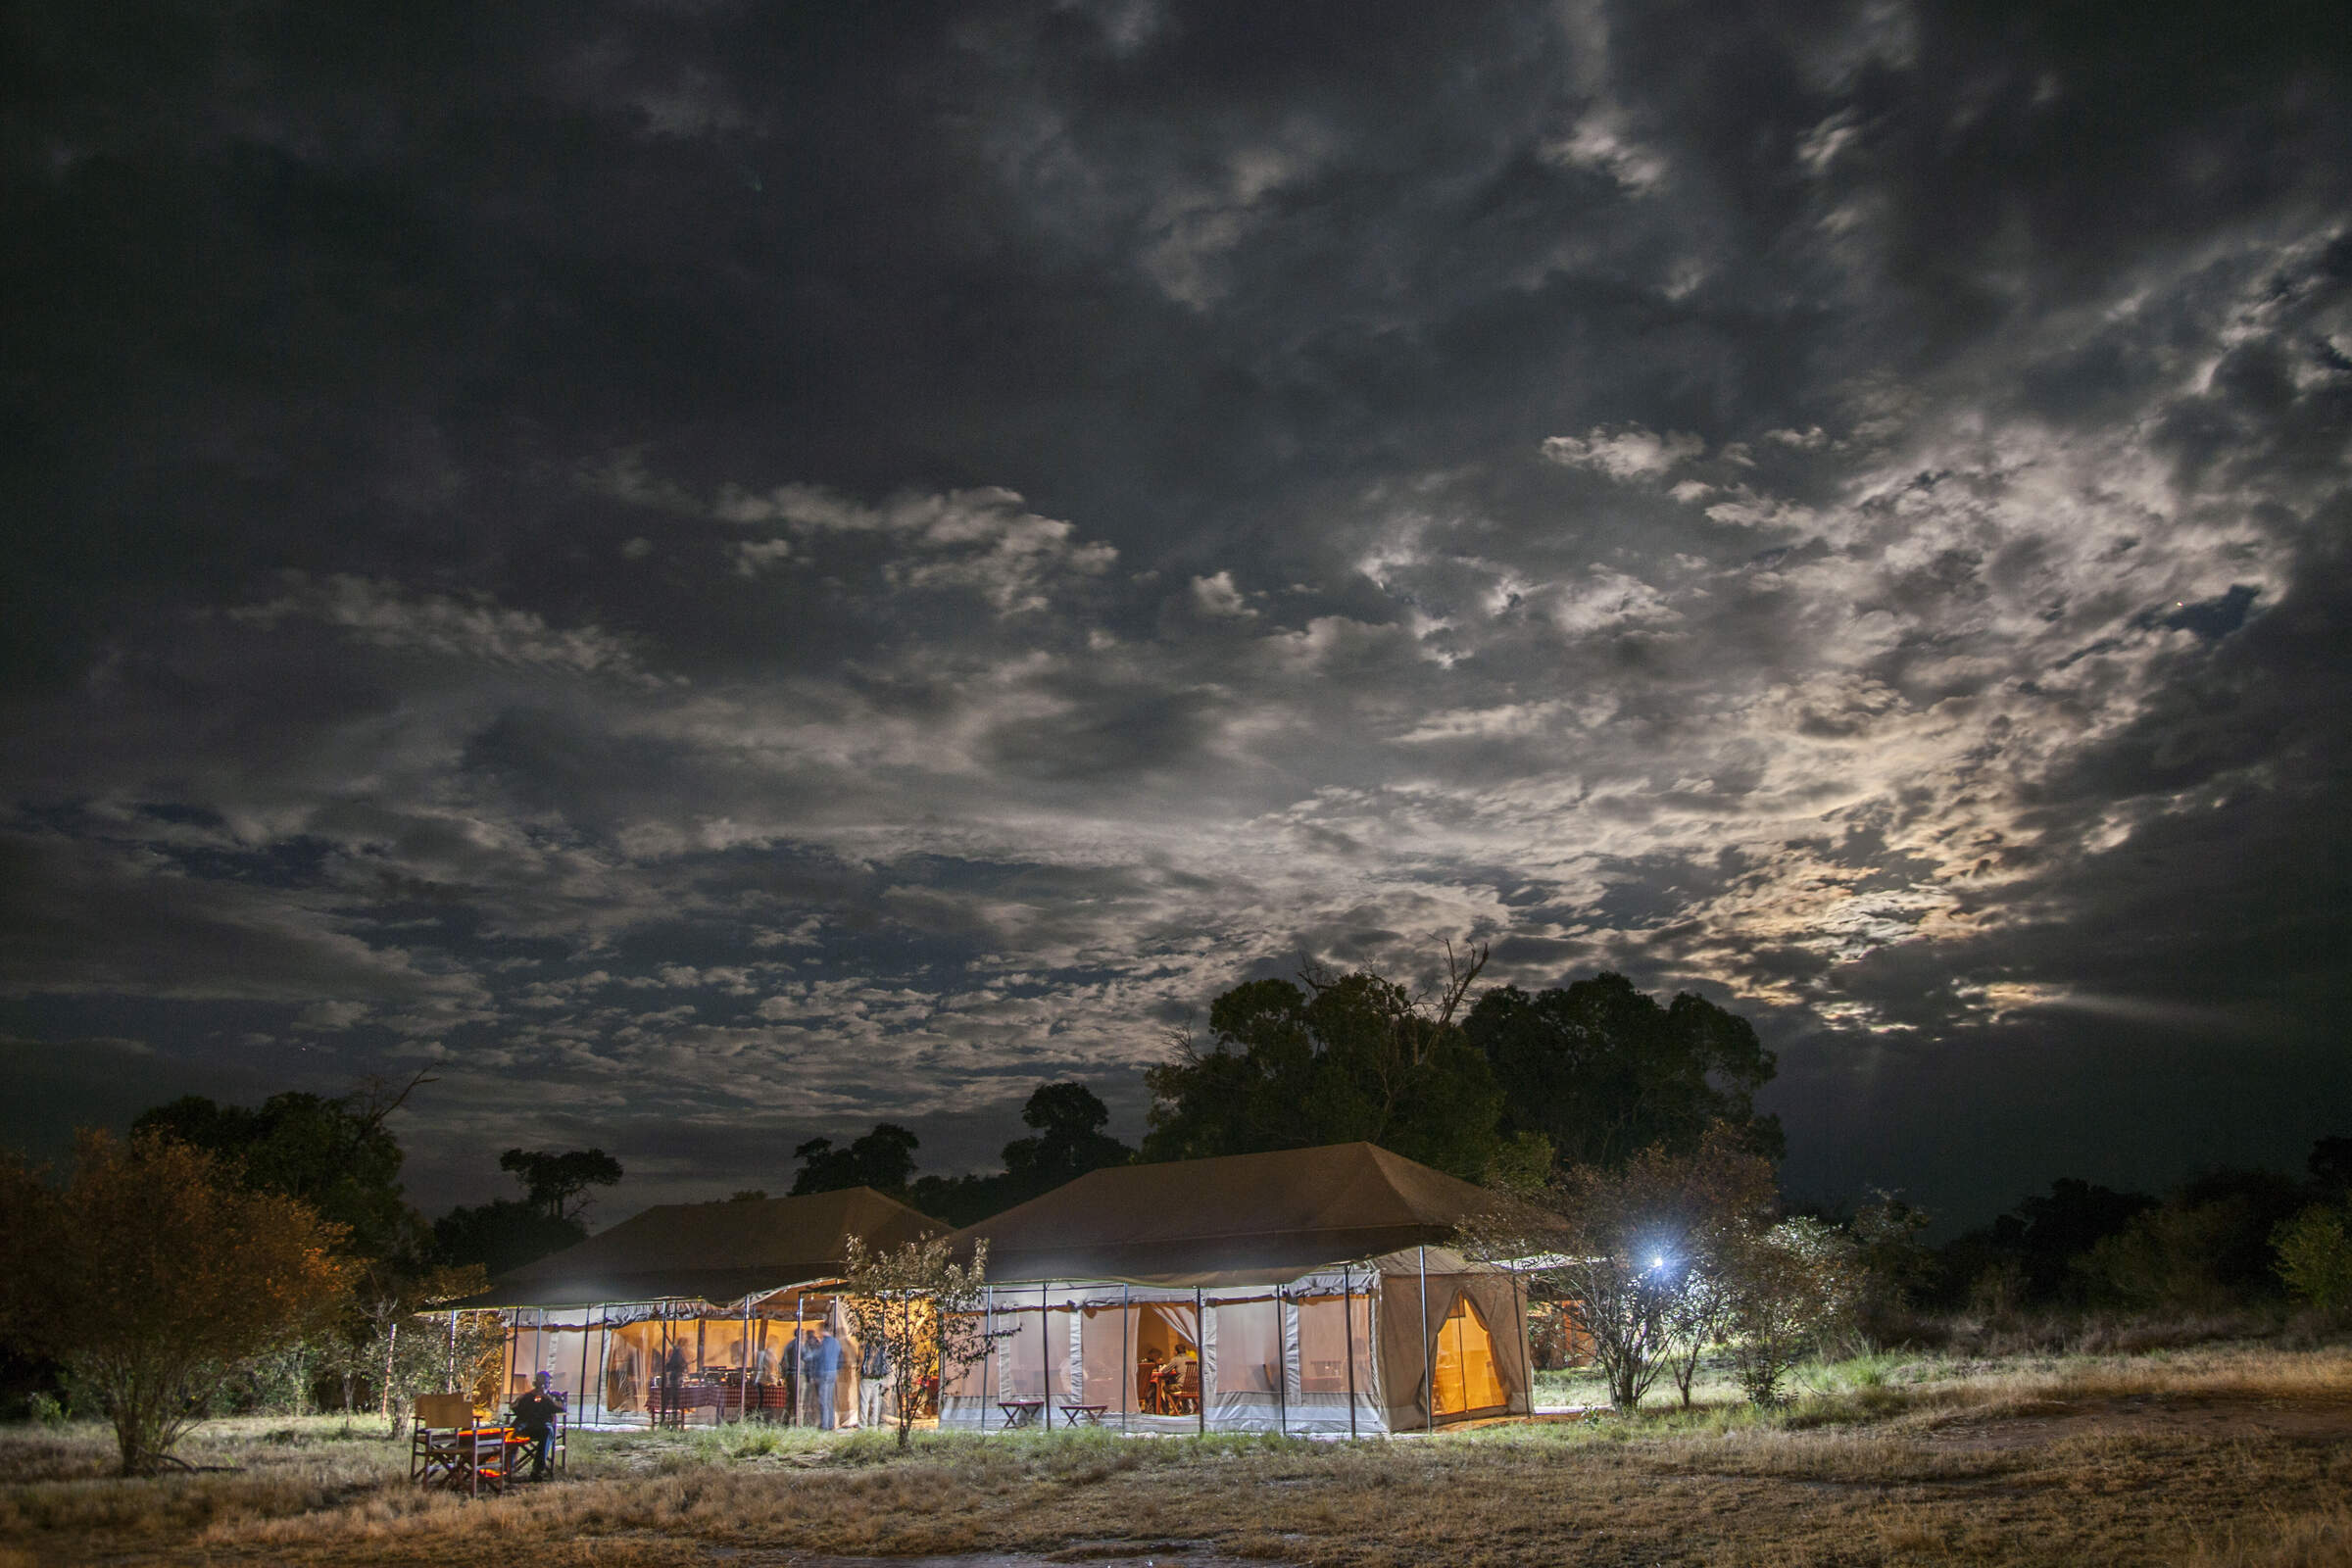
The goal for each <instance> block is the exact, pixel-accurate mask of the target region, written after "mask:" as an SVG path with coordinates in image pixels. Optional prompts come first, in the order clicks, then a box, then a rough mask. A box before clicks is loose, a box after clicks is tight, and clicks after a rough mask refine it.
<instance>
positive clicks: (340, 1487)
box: [0, 1346, 2352, 1568]
mask: <svg viewBox="0 0 2352 1568" xmlns="http://www.w3.org/2000/svg"><path fill="white" fill-rule="evenodd" d="M1898 1371H1899V1372H1900V1374H1901V1375H1900V1376H1899V1377H1898V1376H1893V1375H1890V1374H1893V1373H1896V1372H1898ZM1808 1375H1809V1378H1810V1381H1811V1384H1812V1385H1813V1387H1814V1388H1815V1389H1816V1390H1817V1391H1818V1392H1815V1393H1812V1394H1809V1395H1808V1396H1806V1397H1804V1398H1802V1399H1800V1400H1799V1401H1798V1402H1797V1403H1795V1404H1793V1405H1792V1406H1790V1407H1789V1408H1787V1409H1785V1410H1781V1411H1773V1412H1763V1411H1758V1410H1755V1409H1754V1408H1752V1407H1748V1406H1740V1405H1733V1404H1730V1403H1719V1404H1714V1405H1708V1406H1702V1407H1701V1408H1700V1409H1698V1410H1695V1411H1693V1412H1691V1413H1690V1414H1689V1415H1684V1414H1682V1413H1680V1412H1660V1413H1658V1414H1655V1415H1652V1414H1648V1413H1644V1414H1642V1415H1640V1416H1637V1417H1632V1418H1625V1417H1614V1416H1611V1417H1604V1418H1600V1419H1596V1420H1591V1421H1576V1422H1556V1423H1540V1424H1528V1423H1509V1424H1496V1425H1493V1426H1487V1427H1481V1428H1476V1429H1471V1430H1462V1431H1456V1432H1450V1433H1441V1434H1439V1435H1438V1436H1436V1437H1435V1438H1422V1437H1416V1438H1409V1439H1404V1440H1396V1439H1391V1440H1384V1441H1380V1442H1363V1443H1346V1442H1306V1441H1299V1440H1295V1439H1294V1440H1284V1439H1281V1438H1279V1437H1275V1436H1271V1435H1240V1434H1236V1435H1225V1436H1217V1435H1212V1436H1210V1437H1208V1438H1206V1439H1200V1438H1181V1439H1170V1440H1145V1439H1121V1438H1118V1437H1116V1436H1115V1435H1112V1434H1108V1433H1099V1432H1079V1433H1061V1432H1055V1433H1052V1434H1026V1433H1015V1434H1008V1435H994V1436H989V1437H979V1436H972V1435H963V1434H955V1433H949V1434H939V1433H925V1434H922V1435H920V1437H919V1438H918V1440H917V1444H916V1446H915V1448H914V1450H913V1452H912V1453H910V1454H909V1455H908V1456H907V1457H906V1458H904V1459H900V1458H897V1457H895V1456H894V1453H893V1449H892V1445H891V1443H890V1441H889V1439H888V1438H887V1436H886V1435H880V1434H877V1435H873V1436H870V1437H868V1436H861V1435H852V1436H850V1437H847V1438H841V1439H835V1440H832V1441H830V1442H827V1441H825V1440H822V1439H819V1438H817V1437H816V1436H814V1435H812V1434H808V1433H799V1432H790V1431H775V1430H761V1429H757V1428H754V1429H748V1430H746V1429H722V1430H717V1431H702V1432H690V1433H670V1432H662V1433H653V1432H645V1433H626V1434H601V1435H593V1436H591V1437H588V1438H586V1439H584V1440H582V1442H581V1445H580V1447H579V1448H578V1449H577V1450H576V1451H575V1455H574V1459H573V1466H574V1473H575V1475H577V1476H578V1477H579V1478H580V1479H578V1480H577V1481H575V1482H573V1483H571V1484H569V1485H564V1486H556V1487H549V1488H545V1489H541V1490H537V1491H530V1490H525V1491H523V1492H521V1493H519V1494H517V1495H515V1496H512V1497H509V1498H505V1499H501V1500H498V1501H495V1502H484V1503H473V1504H468V1503H465V1502H462V1501H459V1500H456V1499H451V1498H446V1497H439V1496H427V1495H417V1493H415V1492H414V1491H412V1490H411V1489H409V1488H408V1487H407V1486H406V1485H405V1483H404V1482H403V1481H402V1480H401V1462H400V1451H401V1450H399V1449H398V1448H397V1447H396V1446H394V1445H391V1444H389V1443H386V1442H383V1441H381V1440H380V1439H378V1438H375V1437H373V1436H372V1435H369V1436H366V1437H361V1436H349V1437H346V1436H343V1435H341V1431H342V1429H341V1428H340V1425H339V1423H337V1422H334V1421H329V1420H313V1421H308V1422H300V1423H290V1422H283V1421H279V1422H269V1421H246V1422H227V1423H221V1424H219V1425H217V1426H214V1427H208V1428H206V1429H205V1430H204V1431H203V1432H201V1433H200V1434H199V1435H198V1436H197V1437H196V1438H195V1439H194V1440H192V1442H191V1446H190V1449H189V1456H190V1457H191V1459H193V1460H195V1461H196V1462H197V1463H199V1464H201V1465H205V1466H207V1467H215V1466H218V1467H222V1468H218V1469H215V1468H208V1469H206V1470H205V1471H204V1472H202V1473H198V1474H193V1475H182V1476H172V1477H163V1478H156V1479H152V1480H139V1481H121V1480H113V1479H107V1478H105V1477H104V1476H103V1474H102V1472H103V1470H104V1468H105V1466H106V1462H107V1454H106V1449H105V1445H104V1440H103V1436H102V1435H101V1434H100V1433H98V1432H97V1431H95V1430H94V1429H91V1428H86V1427H74V1428H69V1429H66V1430H65V1431H63V1432H62V1433H60V1432H46V1431H41V1430H39V1429H22V1428H21V1429H16V1430H15V1431H12V1432H10V1433H8V1434H6V1435H5V1436H0V1475H4V1476H5V1477H6V1480H5V1484H4V1487H0V1540H6V1541H8V1542H10V1543H13V1544H15V1550H16V1552H17V1555H16V1556H15V1557H13V1558H12V1557H7V1556H0V1563H5V1564H7V1568H18V1565H19V1564H22V1563H33V1562H39V1563H43V1564H46V1563H53V1562H54V1563H63V1564H69V1565H73V1564H81V1563H96V1562H100V1561H105V1562H109V1563H119V1564H126V1565H143V1564H151V1563H165V1562H185V1561H189V1560H192V1559H201V1560H206V1561H212V1562H221V1563H243V1562H257V1563H258V1562H289V1563H302V1564H336V1565H357V1564H375V1563H382V1564H407V1563H418V1564H422V1563H445V1562H449V1561H455V1560H466V1561H484V1562H503V1561H524V1560H527V1561H529V1562H531V1563H533V1564H534V1565H538V1564H555V1565H569V1564H600V1565H614V1564H618V1565H645V1568H655V1565H670V1564H686V1563H697V1564H700V1563H707V1562H709V1561H711V1549H712V1548H724V1549H725V1550H727V1551H728V1552H730V1553H737V1554H740V1555H738V1556H736V1557H735V1558H734V1559H733V1560H737V1561H750V1562H756V1563H769V1562H774V1563H782V1562H785V1561H788V1560H790V1559H789V1557H788V1555H787V1554H788V1553H811V1552H821V1553H830V1554H842V1555H850V1556H860V1555H871V1556H907V1555H920V1554H927V1553H950V1552H977V1551H990V1552H1005V1553H1031V1554H1041V1555H1042V1554H1046V1553H1063V1554H1067V1553H1069V1552H1072V1551H1078V1552H1082V1553H1084V1554H1090V1555H1105V1554H1128V1553H1131V1552H1143V1551H1146V1550H1147V1549H1165V1548H1167V1547H1168V1546H1169V1545H1170V1544H1192V1545H1193V1547H1194V1549H1195V1550H1196V1551H1198V1552H1200V1553H1209V1552H1214V1553H1217V1554H1222V1555H1225V1556H1230V1557H1244V1558H1256V1559H1260V1560H1266V1561H1272V1562H1290V1563H1299V1564H1317V1565H1321V1564H1333V1565H1337V1564H1379V1565H1390V1564H1395V1565H1402V1564H1406V1563H1420V1562H1435V1561H1445V1562H1448V1563H1468V1564H1504V1563H1525V1562H1538V1563H1541V1562H1560V1563H1568V1562H1580V1563H1581V1562H1599V1563H1617V1562H1626V1563H1631V1562H1642V1563H1651V1562H1684V1563H1708V1564H1715V1563H1720V1564H1726V1565H1729V1564H1735V1563H1737V1564H1751V1563H1763V1564H1781V1563H1788V1564H1794V1563H1812V1562H1840V1563H1854V1564H1888V1565H1900V1564H1913V1563H1943V1562H1963V1561H1974V1562H2002V1563H2028V1564H2049V1565H2053V1568H2055V1565H2057V1564H2082V1563H2092V1564H2096V1563H2117V1564H2122V1563H2146V1562H2181V1563H2193V1564H2197V1565H2199V1568H2297V1565H2317V1564H2333V1563H2342V1562H2345V1561H2347V1560H2352V1555H2348V1554H2352V1539H2348V1538H2347V1535H2346V1527H2347V1519H2346V1511H2345V1509H2344V1507H2343V1504H2342V1502H2341V1498H2342V1497H2343V1495H2345V1490H2346V1487H2347V1485H2348V1484H2352V1444H2348V1442H2347V1440H2348V1439H2352V1350H2347V1349H2346V1348H2343V1347H2340V1346H2339V1347H2334V1348H2324V1349H2317V1350H2305V1351H2289V1350H2281V1349H2277V1348H2252V1347H2246V1346H2235V1347H2217V1348H2200V1349H2195V1350H2188V1351H2182V1352H2178V1353H2169V1354H2163V1355H2151V1356H2136V1357H2122V1356H2058V1357H2045V1358H2035V1359H2034V1360H2033V1361H2030V1362H2027V1363H2023V1364H2014V1365H2002V1364H1988V1363H1985V1362H1981V1361H1979V1362H1955V1361H1947V1360H1937V1359H1934V1358H1912V1359H1908V1360H1897V1359H1895V1358H1889V1357H1871V1358H1865V1359H1864V1360H1861V1361H1856V1362H1848V1363H1840V1364H1838V1365H1837V1366H1832V1367H1826V1368H1824V1367H1814V1368H1809V1369H1808Z"/></svg>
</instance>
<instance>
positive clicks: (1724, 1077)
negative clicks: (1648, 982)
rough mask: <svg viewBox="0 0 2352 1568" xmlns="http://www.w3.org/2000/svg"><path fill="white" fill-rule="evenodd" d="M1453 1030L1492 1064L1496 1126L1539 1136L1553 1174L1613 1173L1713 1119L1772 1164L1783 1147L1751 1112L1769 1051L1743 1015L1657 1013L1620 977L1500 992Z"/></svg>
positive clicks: (1775, 1126)
mask: <svg viewBox="0 0 2352 1568" xmlns="http://www.w3.org/2000/svg"><path fill="white" fill-rule="evenodd" d="M1462 1028H1463V1032H1464V1033H1465V1034H1466V1035H1467V1036H1468V1037H1469V1040H1470V1043H1471V1044H1472V1045H1473V1046H1474V1047H1475V1048H1476V1049H1477V1050H1478V1052H1479V1053H1480V1054H1481V1055H1482V1056H1483V1057H1484V1058H1485V1059H1486V1061H1487V1062H1488V1063H1489V1065H1490V1066H1491V1067H1492V1068H1493V1071H1494V1078H1495V1086H1496V1088H1497V1089H1499V1090H1500V1092H1501V1095H1502V1105H1503V1110H1502V1130H1503V1131H1504V1132H1505V1133H1523V1134H1524V1133H1535V1134H1540V1135H1542V1136H1543V1137H1544V1138H1546V1139H1548V1140H1549V1141H1550V1143H1551V1148H1552V1152H1553V1155H1554V1157H1555V1158H1556V1159H1557V1160H1558V1161H1559V1163H1560V1165H1561V1166H1562V1167H1570V1166H1576V1165H1596V1166H1600V1167H1603V1168H1612V1167H1615V1166H1618V1165H1622V1164H1624V1163H1625V1161H1626V1160H1627V1159H1628V1158H1630V1157H1632V1155H1633V1154H1634V1152H1636V1151H1637V1150H1642V1149H1649V1148H1652V1147H1662V1148H1664V1149H1666V1150H1668V1151H1671V1152H1690V1151H1691V1150H1694V1149H1696V1148H1697V1147H1698V1144H1699V1141H1700V1140H1701V1139H1702V1138H1703V1137H1704V1136H1705V1135H1706V1131H1707V1129H1708V1128H1709V1127H1712V1126H1714V1125H1716V1124H1717V1123H1725V1124H1728V1125H1730V1126H1732V1127H1733V1128H1736V1129H1738V1130H1740V1132H1741V1133H1742V1134H1743V1135H1744V1136H1745V1137H1746V1139H1747V1141H1748V1142H1749V1143H1750V1144H1751V1145H1752V1146H1753V1147H1754V1148H1755V1150H1756V1151H1757V1152H1759V1153H1763V1154H1766V1155H1770V1156H1773V1157H1776V1158H1777V1157H1778V1156H1779V1155H1780V1153H1781V1152H1782V1150H1783V1147H1784V1145H1785V1143H1786V1140H1785V1139H1784V1138H1783V1136H1782V1133H1781V1124H1780V1118H1779V1117H1777V1116H1759V1115H1757V1114H1756V1111H1755V1095H1756V1091H1757V1090H1759V1089H1761V1088H1762V1087H1763V1086H1764V1085H1765V1084H1767V1083H1769V1082H1770V1081H1771V1079H1772V1076H1773V1072H1774V1069H1775V1062H1774V1058H1773V1054H1772V1053H1771V1052H1769V1051H1767V1050H1765V1049H1764V1046H1763V1043H1762V1042H1761V1041H1759V1040H1758V1039H1757V1038H1756V1031H1755V1029H1754V1028H1753V1026H1751V1025H1750V1024H1749V1023H1748V1021H1747V1020H1746V1019H1744V1018H1742V1017H1740V1016H1739V1015H1738V1014H1736V1013H1732V1012H1728V1011H1726V1010H1725V1009H1723V1008H1722V1007H1719V1006H1717V1005H1715V1004H1713V1003H1711V1002H1708V1001H1707V1000H1706V999H1704V998H1703V997H1696V996H1692V995H1691V994H1690V993H1689V992H1684V993H1681V994H1679V995H1677V996H1676V997H1675V999H1674V1001H1673V1002H1672V1003H1671V1004H1669V1005H1665V1006H1660V1005H1658V1003H1657V1001H1656V1000H1655V999H1654V998H1652V997H1650V996H1648V995H1647V994H1645V993H1643V992H1642V991H1639V990H1637V989H1635V987H1634V983H1633V982H1632V981H1630V980H1628V979H1627V978H1626V977H1625V976H1623V975H1621V974H1599V975H1595V976H1593V978H1592V979H1590V980H1579V981H1578V982H1576V983H1575V984H1574V985H1571V986H1568V987H1566V988H1564V989H1555V990H1549V991H1542V992H1538V993H1537V994H1535V995H1534V996H1530V995H1528V994H1527V993H1526V992H1524V991H1521V990H1520V989H1519V988H1518V987H1516V986H1500V987H1497V988H1496V989H1495V990H1493V991H1490V992H1488V993H1487V994H1486V995H1485V996H1483V997H1481V998H1480V999H1479V1001H1478V1005H1476V1006H1475V1007H1472V1008H1471V1009H1470V1014H1469V1016H1468V1017H1467V1018H1465V1019H1464V1020H1463V1023H1462ZM1400 1152H1401V1151H1400Z"/></svg>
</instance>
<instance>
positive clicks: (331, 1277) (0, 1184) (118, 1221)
mask: <svg viewBox="0 0 2352 1568" xmlns="http://www.w3.org/2000/svg"><path fill="white" fill-rule="evenodd" d="M343 1240H344V1238H343V1236H342V1234H341V1232H340V1230H339V1229H338V1228H337V1227H336V1226H334V1225H330V1224H328V1223H326V1222H324V1221H322V1220H321V1219H320V1218H319V1215H318V1213H317V1211H316V1210H314V1209H313V1208H312V1207H311V1206H310V1205H309V1204H308V1203H306V1202H303V1201H301V1200H299V1199H295V1198H291V1197H288V1196H287V1195H285V1194H284V1193H282V1192H276V1191H270V1190H256V1189H254V1188H253V1187H251V1186H250V1185H247V1184H246V1183H244V1182H241V1181H240V1180H239V1179H238V1173H237V1172H236V1171H235V1170H234V1169H233V1168H232V1167H231V1166H230V1165H229V1164H228V1163H227V1162H226V1161H224V1160H223V1159H222V1158H221V1156H219V1155H217V1154H214V1153H212V1152H208V1151H206V1150H203V1149H199V1148H196V1147H194V1146H192V1145H190V1144H187V1143H183V1142H179V1141H177V1140H174V1139H172V1138H171V1137H169V1136H167V1135H165V1134H164V1133H162V1132H159V1131H156V1130H154V1129H149V1130H147V1131H144V1132H141V1133H138V1134H135V1135H133V1136H132V1138H131V1139H130V1140H129V1142H127V1143H124V1142H123V1141H120V1140H118V1139H116V1138H113V1137H111V1136H109V1135H108V1134H105V1133H98V1132H84V1133H82V1134H81V1135H80V1137H79V1138H78V1140H77V1141H76V1146H75V1153H74V1167H73V1177H72V1179H71V1180H70V1181H69V1182H68V1183H67V1184H66V1186H65V1187H64V1188H63V1189H62V1190H60V1189H54V1188H50V1187H48V1186H46V1185H44V1184H43V1182H42V1181H41V1179H40V1173H39V1172H37V1171H35V1170H33V1169H32V1168H31V1167H30V1166H28V1165H26V1164H25V1162H24V1161H23V1160H22V1159H19V1158H17V1157H16V1156H14V1155H0V1332H5V1333H6V1335H7V1337H8V1338H9V1339H11V1340H13V1341H14V1342H16V1343H17V1344H19V1345H23V1346H25V1347H26V1348H31V1349H33V1350H36V1351H38V1352H40V1353H42V1354H46V1355H51V1356H54V1357H56V1358H57V1359H58V1360H60V1361H62V1362H64V1363H65V1364H66V1365H67V1366H68V1367H70V1368H71V1369H72V1370H73V1375H74V1376H75V1377H76V1378H77V1379H78V1380H79V1381H80V1383H81V1384H82V1386H84V1387H85V1388H88V1389H90V1390H91V1391H93V1392H94V1393H95V1394H96V1395H97V1396H98V1397H99V1399H100V1400H101V1402H102V1403H103V1404H104V1406H105V1409H106V1412H107V1415H108V1418H109V1419H110V1420H111V1421H112V1422H113V1423H114V1427H115V1438H116V1443H117V1446H119V1448H120V1450H121V1454H122V1467H123V1474H124V1475H135V1474H143V1473H147V1472H150V1471H153V1470H156V1469H158V1468H160V1467H162V1466H163V1465H164V1464H166V1463H168V1462H169V1461H170V1458H171V1452H172V1446H173V1444H174V1443H176V1442H177V1441H178V1439H179V1438H180V1437H181V1436H182V1435H183V1434H184V1433H185V1432H186V1431H187V1429H188V1428H189V1427H190V1426H191V1425H193V1424H194V1423H195V1422H196V1421H198V1420H199V1419H201V1418H202V1416H203V1414H204V1412H205V1411H206V1410H207V1409H208V1408H210V1400H211V1397H212V1396H213V1394H214V1392H215V1390H217V1389H218V1388H219V1387H220V1385H221V1382H222V1380H223V1379H224V1378H225V1377H226V1376H227V1375H228V1374H229V1372H230V1370H231V1369H232V1368H233V1367H235V1366H236V1365H237V1364H238V1363H240V1362H243V1361H248V1360H250V1359H252V1358H253V1357H255V1356H258V1355H260V1354H262V1353H264V1352H266V1351H268V1350H270V1349H271V1348H275V1347H277V1346H279V1345H282V1344H284V1343H285V1342H287V1341H289V1340H292V1339H294V1338H295V1337H297V1336H299V1335H300V1334H302V1333H303V1332H304V1331H305V1330H306V1329H309V1328H311V1327H313V1326H315V1325H317V1324H319V1323H320V1322H322V1321H323V1320H324V1317H325V1314H327V1313H328V1312H329V1311H331V1310H332V1309H333V1308H334V1307H335V1306H336V1305H337V1304H338V1303H339V1302H340V1301H341V1299H342V1298H343V1292H344V1288H345V1280H346V1274H347V1272H348V1270H349V1265H347V1264H345V1263H343V1262H340V1261H339V1260H338V1259H337V1258H336V1257H335V1255H334V1253H335V1250H336V1249H337V1247H338V1245H339V1244H340V1243H341V1242H342V1241H343Z"/></svg>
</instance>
